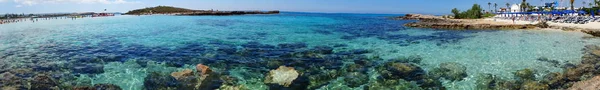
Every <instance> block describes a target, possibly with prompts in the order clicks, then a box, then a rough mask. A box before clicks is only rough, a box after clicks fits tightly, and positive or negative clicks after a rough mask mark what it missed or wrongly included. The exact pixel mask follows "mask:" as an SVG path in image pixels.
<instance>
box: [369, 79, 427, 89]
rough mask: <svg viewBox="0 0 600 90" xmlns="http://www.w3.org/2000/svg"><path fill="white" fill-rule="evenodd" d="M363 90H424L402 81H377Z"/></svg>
mask: <svg viewBox="0 0 600 90" xmlns="http://www.w3.org/2000/svg"><path fill="white" fill-rule="evenodd" d="M365 90H425V89H423V88H421V87H419V85H418V84H416V83H414V82H410V81H406V80H402V79H397V80H384V79H379V80H377V81H376V82H371V83H369V84H368V85H366V87H365Z"/></svg>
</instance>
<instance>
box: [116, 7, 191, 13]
mask: <svg viewBox="0 0 600 90" xmlns="http://www.w3.org/2000/svg"><path fill="white" fill-rule="evenodd" d="M192 11H195V10H191V9H185V8H178V7H171V6H156V7H149V8H144V9H136V10H133V11H129V12H127V13H125V14H151V13H182V12H192Z"/></svg>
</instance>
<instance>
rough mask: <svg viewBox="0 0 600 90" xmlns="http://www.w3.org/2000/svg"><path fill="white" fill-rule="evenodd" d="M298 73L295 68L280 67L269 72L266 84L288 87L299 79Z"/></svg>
mask: <svg viewBox="0 0 600 90" xmlns="http://www.w3.org/2000/svg"><path fill="white" fill-rule="evenodd" d="M298 76H299V74H298V71H296V70H294V68H293V67H286V66H280V67H279V68H277V69H276V70H271V71H269V73H268V75H267V77H266V79H265V83H273V84H279V85H283V86H285V87H288V86H289V85H291V84H292V82H293V81H294V80H295V79H296V78H298Z"/></svg>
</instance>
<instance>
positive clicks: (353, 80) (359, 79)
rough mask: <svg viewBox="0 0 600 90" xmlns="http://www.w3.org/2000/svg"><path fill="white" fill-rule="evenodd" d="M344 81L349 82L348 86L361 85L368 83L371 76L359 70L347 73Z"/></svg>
mask: <svg viewBox="0 0 600 90" xmlns="http://www.w3.org/2000/svg"><path fill="white" fill-rule="evenodd" d="M344 81H345V82H346V83H347V85H348V87H352V88H354V87H359V86H361V85H363V84H366V83H367V82H368V81H369V78H368V76H367V75H366V74H363V73H359V72H351V73H349V74H346V76H345V77H344Z"/></svg>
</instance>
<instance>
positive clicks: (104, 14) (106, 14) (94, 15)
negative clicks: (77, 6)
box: [92, 13, 115, 17]
mask: <svg viewBox="0 0 600 90" xmlns="http://www.w3.org/2000/svg"><path fill="white" fill-rule="evenodd" d="M109 16H115V14H113V13H95V14H93V15H92V17H109Z"/></svg>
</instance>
